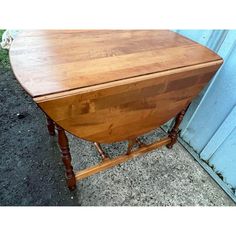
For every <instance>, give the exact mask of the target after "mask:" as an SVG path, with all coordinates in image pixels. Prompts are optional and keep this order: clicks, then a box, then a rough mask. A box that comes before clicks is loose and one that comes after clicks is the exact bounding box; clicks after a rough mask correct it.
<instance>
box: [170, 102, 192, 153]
mask: <svg viewBox="0 0 236 236" xmlns="http://www.w3.org/2000/svg"><path fill="white" fill-rule="evenodd" d="M187 109H188V106H187V107H186V108H185V109H184V110H182V111H181V112H180V113H179V114H178V115H177V116H176V119H175V124H174V126H173V128H172V129H171V131H170V133H169V137H170V138H171V142H170V143H169V144H167V145H166V147H167V148H169V149H171V148H172V147H173V145H174V144H175V143H176V141H177V138H178V133H179V125H180V123H181V121H182V120H183V117H184V115H185V112H186V111H187Z"/></svg>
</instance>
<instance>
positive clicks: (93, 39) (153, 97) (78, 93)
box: [10, 30, 223, 143]
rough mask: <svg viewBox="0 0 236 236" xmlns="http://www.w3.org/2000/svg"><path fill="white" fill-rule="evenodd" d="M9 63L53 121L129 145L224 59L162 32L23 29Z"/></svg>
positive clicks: (182, 103) (181, 103) (92, 137)
mask: <svg viewBox="0 0 236 236" xmlns="http://www.w3.org/2000/svg"><path fill="white" fill-rule="evenodd" d="M10 59H11V64H12V67H13V71H14V73H15V75H16V77H17V79H18V80H19V82H20V83H21V85H22V86H23V87H24V88H25V90H26V91H28V93H29V94H30V95H31V96H32V97H33V99H34V100H35V102H36V103H37V104H38V105H39V106H40V107H41V108H42V110H43V111H44V112H45V113H46V114H47V115H48V116H49V117H50V118H51V119H52V120H53V121H55V122H56V123H57V124H58V125H59V126H60V127H62V128H63V129H65V130H67V131H68V132H70V133H72V134H73V135H75V136H78V137H80V138H83V139H86V140H89V141H93V142H98V143H111V142H115V141H121V140H126V139H128V140H132V139H135V138H136V137H137V136H139V135H142V134H144V133H146V132H149V131H150V130H152V129H154V128H156V127H159V126H161V125H162V124H164V123H165V122H167V121H168V120H169V119H171V118H172V117H174V116H175V115H177V113H179V112H180V111H181V110H182V109H184V108H185V107H186V105H187V104H188V103H189V102H190V101H191V100H192V99H193V98H194V97H195V96H197V94H198V93H199V92H200V91H201V90H202V89H203V87H204V86H205V85H206V84H207V82H208V81H209V80H210V79H211V78H212V77H213V75H214V74H215V72H216V71H217V69H218V68H219V67H220V65H221V64H222V62H223V61H222V59H221V58H220V57H219V56H218V55H217V54H215V53H214V52H212V51H211V50H209V49H207V48H205V47H203V46H201V45H199V44H197V43H195V42H193V41H191V40H189V39H186V38H184V37H182V36H180V35H178V34H176V33H174V32H171V31H164V30H159V31H158V30H129V31H127V30H116V31H112V30H87V31H84V30H79V31H30V32H24V33H22V35H21V36H20V37H19V38H17V39H16V40H15V41H14V43H13V45H12V47H11V50H10Z"/></svg>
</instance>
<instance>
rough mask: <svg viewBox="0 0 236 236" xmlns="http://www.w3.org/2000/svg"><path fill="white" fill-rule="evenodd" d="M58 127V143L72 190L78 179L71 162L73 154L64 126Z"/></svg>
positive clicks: (69, 186)
mask: <svg viewBox="0 0 236 236" xmlns="http://www.w3.org/2000/svg"><path fill="white" fill-rule="evenodd" d="M56 128H57V131H58V144H59V146H60V149H61V154H62V161H63V163H64V166H65V169H66V179H67V185H68V188H69V189H70V190H74V189H75V188H76V179H75V174H74V171H73V166H72V164H71V154H70V148H69V144H68V138H67V136H66V133H65V130H64V129H63V128H61V127H60V126H58V125H56Z"/></svg>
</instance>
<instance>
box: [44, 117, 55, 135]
mask: <svg viewBox="0 0 236 236" xmlns="http://www.w3.org/2000/svg"><path fill="white" fill-rule="evenodd" d="M46 118H47V127H48V133H49V134H50V135H51V136H54V135H55V124H54V122H53V120H52V119H51V118H49V117H48V116H47V115H46Z"/></svg>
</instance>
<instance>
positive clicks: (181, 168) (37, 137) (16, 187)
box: [0, 71, 234, 206]
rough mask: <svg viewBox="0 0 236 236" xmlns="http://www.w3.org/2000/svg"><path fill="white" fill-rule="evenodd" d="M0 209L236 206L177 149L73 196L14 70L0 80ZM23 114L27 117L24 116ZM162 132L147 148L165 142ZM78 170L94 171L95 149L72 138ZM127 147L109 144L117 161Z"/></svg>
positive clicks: (96, 180)
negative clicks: (30, 207) (5, 206)
mask: <svg viewBox="0 0 236 236" xmlns="http://www.w3.org/2000/svg"><path fill="white" fill-rule="evenodd" d="M0 75H1V79H0V91H1V93H0V102H1V104H2V105H1V112H0V134H1V135H0V146H1V149H0V205H11V206H12V205H19V206H25V205H27V206H29V205H33V206H34V205H40V206H48V205H57V206H58V205H60V206H64V205H71V206H80V205H81V206H196V205H200V206H232V205H234V203H233V202H232V200H231V199H230V198H229V197H228V196H227V195H226V194H225V193H224V191H223V190H222V189H221V188H220V187H219V186H218V185H217V184H216V183H215V182H214V180H212V179H211V177H210V176H209V175H208V174H207V173H206V172H205V171H204V170H203V169H202V168H201V167H200V165H199V164H198V163H197V162H196V161H195V160H194V159H193V158H192V157H191V156H190V154H189V153H188V152H187V151H186V150H185V149H184V148H183V147H182V146H181V145H180V144H176V145H175V146H174V148H173V149H172V150H169V149H167V148H165V147H163V148H161V149H158V150H155V151H152V152H149V153H147V154H145V155H142V156H140V157H137V158H135V159H133V160H130V161H128V162H126V163H124V164H121V165H119V166H117V167H114V168H112V169H109V170H107V171H104V172H101V173H99V174H96V175H94V176H91V177H89V178H87V179H84V180H82V181H80V182H79V183H78V184H77V187H78V188H77V190H76V191H74V192H70V191H69V190H68V189H67V187H66V183H65V179H64V170H63V164H62V162H61V159H60V154H59V150H58V147H57V144H56V137H55V138H50V137H49V135H48V134H47V130H46V127H45V120H44V116H43V114H42V112H41V110H40V109H39V108H38V107H37V106H36V105H35V104H34V102H33V101H32V100H31V98H30V97H29V96H28V95H27V94H26V93H25V92H24V91H23V89H22V88H21V87H20V86H19V84H18V83H17V81H16V80H15V78H14V76H13V74H12V72H11V71H7V72H4V73H0ZM19 114H22V116H19ZM163 135H164V133H163V131H162V130H160V129H157V130H155V131H153V132H151V133H150V134H148V135H146V136H144V137H142V140H143V141H144V142H146V143H150V142H152V141H153V140H156V139H157V138H158V137H161V136H163ZM69 140H70V144H71V153H72V156H73V164H74V169H75V170H79V169H83V168H85V167H87V166H90V165H93V164H96V163H97V162H98V161H99V160H100V157H99V155H98V153H97V151H96V149H95V148H94V146H93V145H92V144H91V143H89V142H86V141H83V140H80V139H77V138H74V137H72V136H71V135H69ZM126 145H127V143H125V142H122V143H115V144H113V145H104V146H103V147H104V150H105V152H107V153H108V154H110V155H112V156H116V155H118V154H122V153H123V152H124V151H125V148H126Z"/></svg>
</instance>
